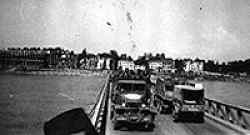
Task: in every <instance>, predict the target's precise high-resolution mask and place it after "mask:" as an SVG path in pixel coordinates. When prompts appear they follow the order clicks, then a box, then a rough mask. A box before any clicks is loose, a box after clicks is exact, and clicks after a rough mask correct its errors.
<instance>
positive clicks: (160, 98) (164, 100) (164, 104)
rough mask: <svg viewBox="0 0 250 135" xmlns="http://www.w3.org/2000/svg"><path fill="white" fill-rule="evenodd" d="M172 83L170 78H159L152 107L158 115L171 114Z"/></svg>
mask: <svg viewBox="0 0 250 135" xmlns="http://www.w3.org/2000/svg"><path fill="white" fill-rule="evenodd" d="M173 91H174V82H173V80H172V79H171V77H170V76H167V77H164V78H163V77H159V78H158V79H157V80H156V87H155V91H154V105H155V106H156V107H157V110H158V112H160V113H171V112H172V109H173V102H172V101H173Z"/></svg>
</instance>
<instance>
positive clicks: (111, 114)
mask: <svg viewBox="0 0 250 135" xmlns="http://www.w3.org/2000/svg"><path fill="white" fill-rule="evenodd" d="M113 117H114V111H113V110H111V111H110V119H112V118H113Z"/></svg>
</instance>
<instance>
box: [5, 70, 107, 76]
mask: <svg viewBox="0 0 250 135" xmlns="http://www.w3.org/2000/svg"><path fill="white" fill-rule="evenodd" d="M107 73H108V71H91V70H39V71H10V72H8V71H7V72H6V71H0V74H6V75H34V76H35V75H41V76H90V75H91V76H92V75H95V76H105V75H106V74H107Z"/></svg>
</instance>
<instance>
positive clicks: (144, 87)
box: [111, 80, 155, 130]
mask: <svg viewBox="0 0 250 135" xmlns="http://www.w3.org/2000/svg"><path fill="white" fill-rule="evenodd" d="M111 98H112V105H111V119H112V122H113V125H114V129H115V130H116V129H119V128H121V127H123V126H125V127H128V128H135V127H143V128H145V129H149V130H152V129H153V127H154V124H153V121H154V117H155V113H154V112H152V111H151V107H150V105H151V93H150V89H149V86H148V84H147V83H146V81H144V80H118V82H117V83H116V86H115V87H114V90H113V93H112V97H111Z"/></svg>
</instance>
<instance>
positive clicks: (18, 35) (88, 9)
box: [0, 0, 250, 61]
mask: <svg viewBox="0 0 250 135" xmlns="http://www.w3.org/2000/svg"><path fill="white" fill-rule="evenodd" d="M249 26H250V1H249V0H1V1H0V48H7V47H57V46H60V47H62V48H64V49H70V50H74V51H75V52H81V51H82V49H84V48H87V51H88V52H93V53H97V52H109V50H110V49H115V50H117V51H118V53H119V54H121V53H127V54H129V55H131V56H133V57H134V58H135V57H137V56H139V55H143V54H144V53H145V52H146V53H149V52H151V53H153V54H155V53H157V52H158V53H165V55H166V56H167V57H172V58H184V57H186V58H196V57H199V58H202V59H213V60H218V61H231V60H238V59H248V58H250V53H249V52H250V44H249V43H250V38H249V37H250V27H249Z"/></svg>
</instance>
